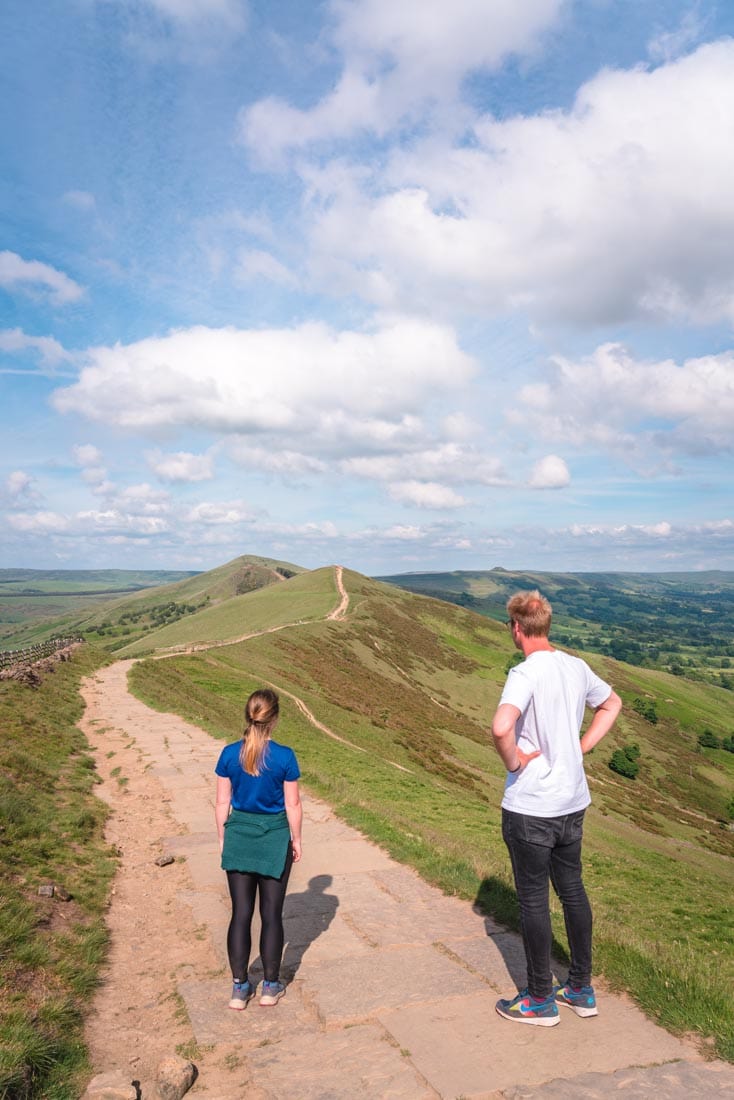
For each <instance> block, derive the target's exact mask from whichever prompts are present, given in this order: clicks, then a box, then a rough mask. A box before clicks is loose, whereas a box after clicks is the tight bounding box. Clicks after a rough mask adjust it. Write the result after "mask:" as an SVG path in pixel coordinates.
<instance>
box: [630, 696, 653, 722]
mask: <svg viewBox="0 0 734 1100" xmlns="http://www.w3.org/2000/svg"><path fill="white" fill-rule="evenodd" d="M632 709H633V710H636V711H637V713H638V714H640V715H642V717H643V718H644V719H645V720H646V721H647V722H650V723H651V724H652V725H653V726H656V725H657V723H658V715H657V711H656V710H655V702H654V700H652V699H640V698H637V699H633V700H632Z"/></svg>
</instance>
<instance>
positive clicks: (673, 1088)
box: [502, 1062, 734, 1100]
mask: <svg viewBox="0 0 734 1100" xmlns="http://www.w3.org/2000/svg"><path fill="white" fill-rule="evenodd" d="M502 1096H503V1097H504V1098H506V1100H607V1098H608V1097H610V1096H621V1097H625V1098H627V1100H644V1097H647V1096H649V1097H654V1100H694V1098H696V1097H700V1098H701V1100H704V1098H706V1100H714V1098H715V1100H734V1067H732V1066H730V1065H728V1064H727V1063H726V1062H711V1063H703V1064H702V1063H696V1062H694V1063H691V1062H671V1063H668V1064H667V1065H664V1066H652V1067H651V1068H650V1069H639V1068H635V1069H620V1070H616V1071H615V1072H614V1073H612V1074H605V1073H584V1074H581V1075H580V1076H579V1077H572V1078H571V1079H570V1080H565V1079H559V1080H555V1081H548V1082H547V1083H546V1084H544V1085H540V1086H539V1087H538V1088H528V1086H526V1085H518V1086H516V1087H515V1088H512V1089H505V1091H504V1092H503V1093H502Z"/></svg>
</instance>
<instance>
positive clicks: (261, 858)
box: [222, 810, 291, 878]
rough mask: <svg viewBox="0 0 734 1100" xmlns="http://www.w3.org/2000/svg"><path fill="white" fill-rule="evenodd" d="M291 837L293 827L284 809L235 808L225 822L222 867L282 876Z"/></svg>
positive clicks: (227, 869)
mask: <svg viewBox="0 0 734 1100" xmlns="http://www.w3.org/2000/svg"><path fill="white" fill-rule="evenodd" d="M290 839H291V833H290V827H289V825H288V818H287V816H286V813H285V811H284V810H282V811H281V812H280V813H278V814H251V813H245V812H244V810H232V812H231V813H230V815H229V817H228V818H227V820H226V821H225V823H224V848H223V849H222V870H223V871H245V872H248V873H249V874H255V875H267V876H268V877H269V878H280V876H281V875H282V874H283V870H284V868H285V861H286V857H287V855H288V845H289V844H290Z"/></svg>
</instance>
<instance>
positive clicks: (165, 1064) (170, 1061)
mask: <svg viewBox="0 0 734 1100" xmlns="http://www.w3.org/2000/svg"><path fill="white" fill-rule="evenodd" d="M195 1080H196V1066H195V1065H194V1064H193V1062H187V1061H186V1059H185V1058H179V1057H178V1056H176V1055H171V1057H170V1058H164V1059H163V1061H162V1062H161V1064H160V1065H159V1066H158V1076H157V1080H156V1085H157V1087H158V1095H159V1096H160V1098H161V1100H181V1097H182V1096H185V1094H186V1093H187V1092H188V1091H189V1089H190V1088H191V1086H192V1085H193V1083H194V1081H195Z"/></svg>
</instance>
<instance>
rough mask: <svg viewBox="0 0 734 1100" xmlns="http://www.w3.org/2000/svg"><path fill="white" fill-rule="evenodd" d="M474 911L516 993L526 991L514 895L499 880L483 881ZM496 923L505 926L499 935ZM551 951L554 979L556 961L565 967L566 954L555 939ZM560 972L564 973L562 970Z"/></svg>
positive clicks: (524, 964)
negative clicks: (480, 919) (516, 990)
mask: <svg viewBox="0 0 734 1100" xmlns="http://www.w3.org/2000/svg"><path fill="white" fill-rule="evenodd" d="M474 911H475V912H476V913H481V914H482V915H483V916H484V918H485V919H484V927H485V930H486V932H487V935H488V936H489V937H490V938H491V939H492V940H493V941H494V943H495V944H496V945H497V949H498V951H499V952H500V954H501V955H502V958H503V960H504V963H505V966H506V967H507V970H508V973H509V974H510V977H511V978H512V980H513V982H514V983H515V985H516V986H517V988H518V990H520V989H525V987H526V986H527V984H528V980H527V966H526V962H525V951H524V948H523V945H522V937H521V935H520V934H519V929H520V908H519V905H518V902H517V894H516V893H515V891H514V890H513V889H511V888H510V887H509V886H508V885H507V883H505V882H503V881H502V879H499V878H495V877H494V876H490V877H489V878H484V879H482V881H481V883H480V885H479V889H478V890H477V896H476V898H475V899H474ZM497 921H499V922H500V923H501V924H502V925H503V926H504V927H503V929H502V930H501V931H498V929H497V924H496V922H497ZM510 929H517V930H518V931H517V932H515V931H509V930H510ZM551 949H552V953H553V957H552V959H551V965H552V967H553V972H554V975H556V977H558V969H559V967H558V960H562V961H563V962H564V963H567V962H568V953H567V951H566V948H565V947H564V945H563V944H562V943H560V942H559V941H558V940H557V939H556V938H555V937H553V941H552V944H551ZM562 969H563V970H564V973H565V968H562ZM559 980H560V979H559ZM564 980H565V979H564Z"/></svg>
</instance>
